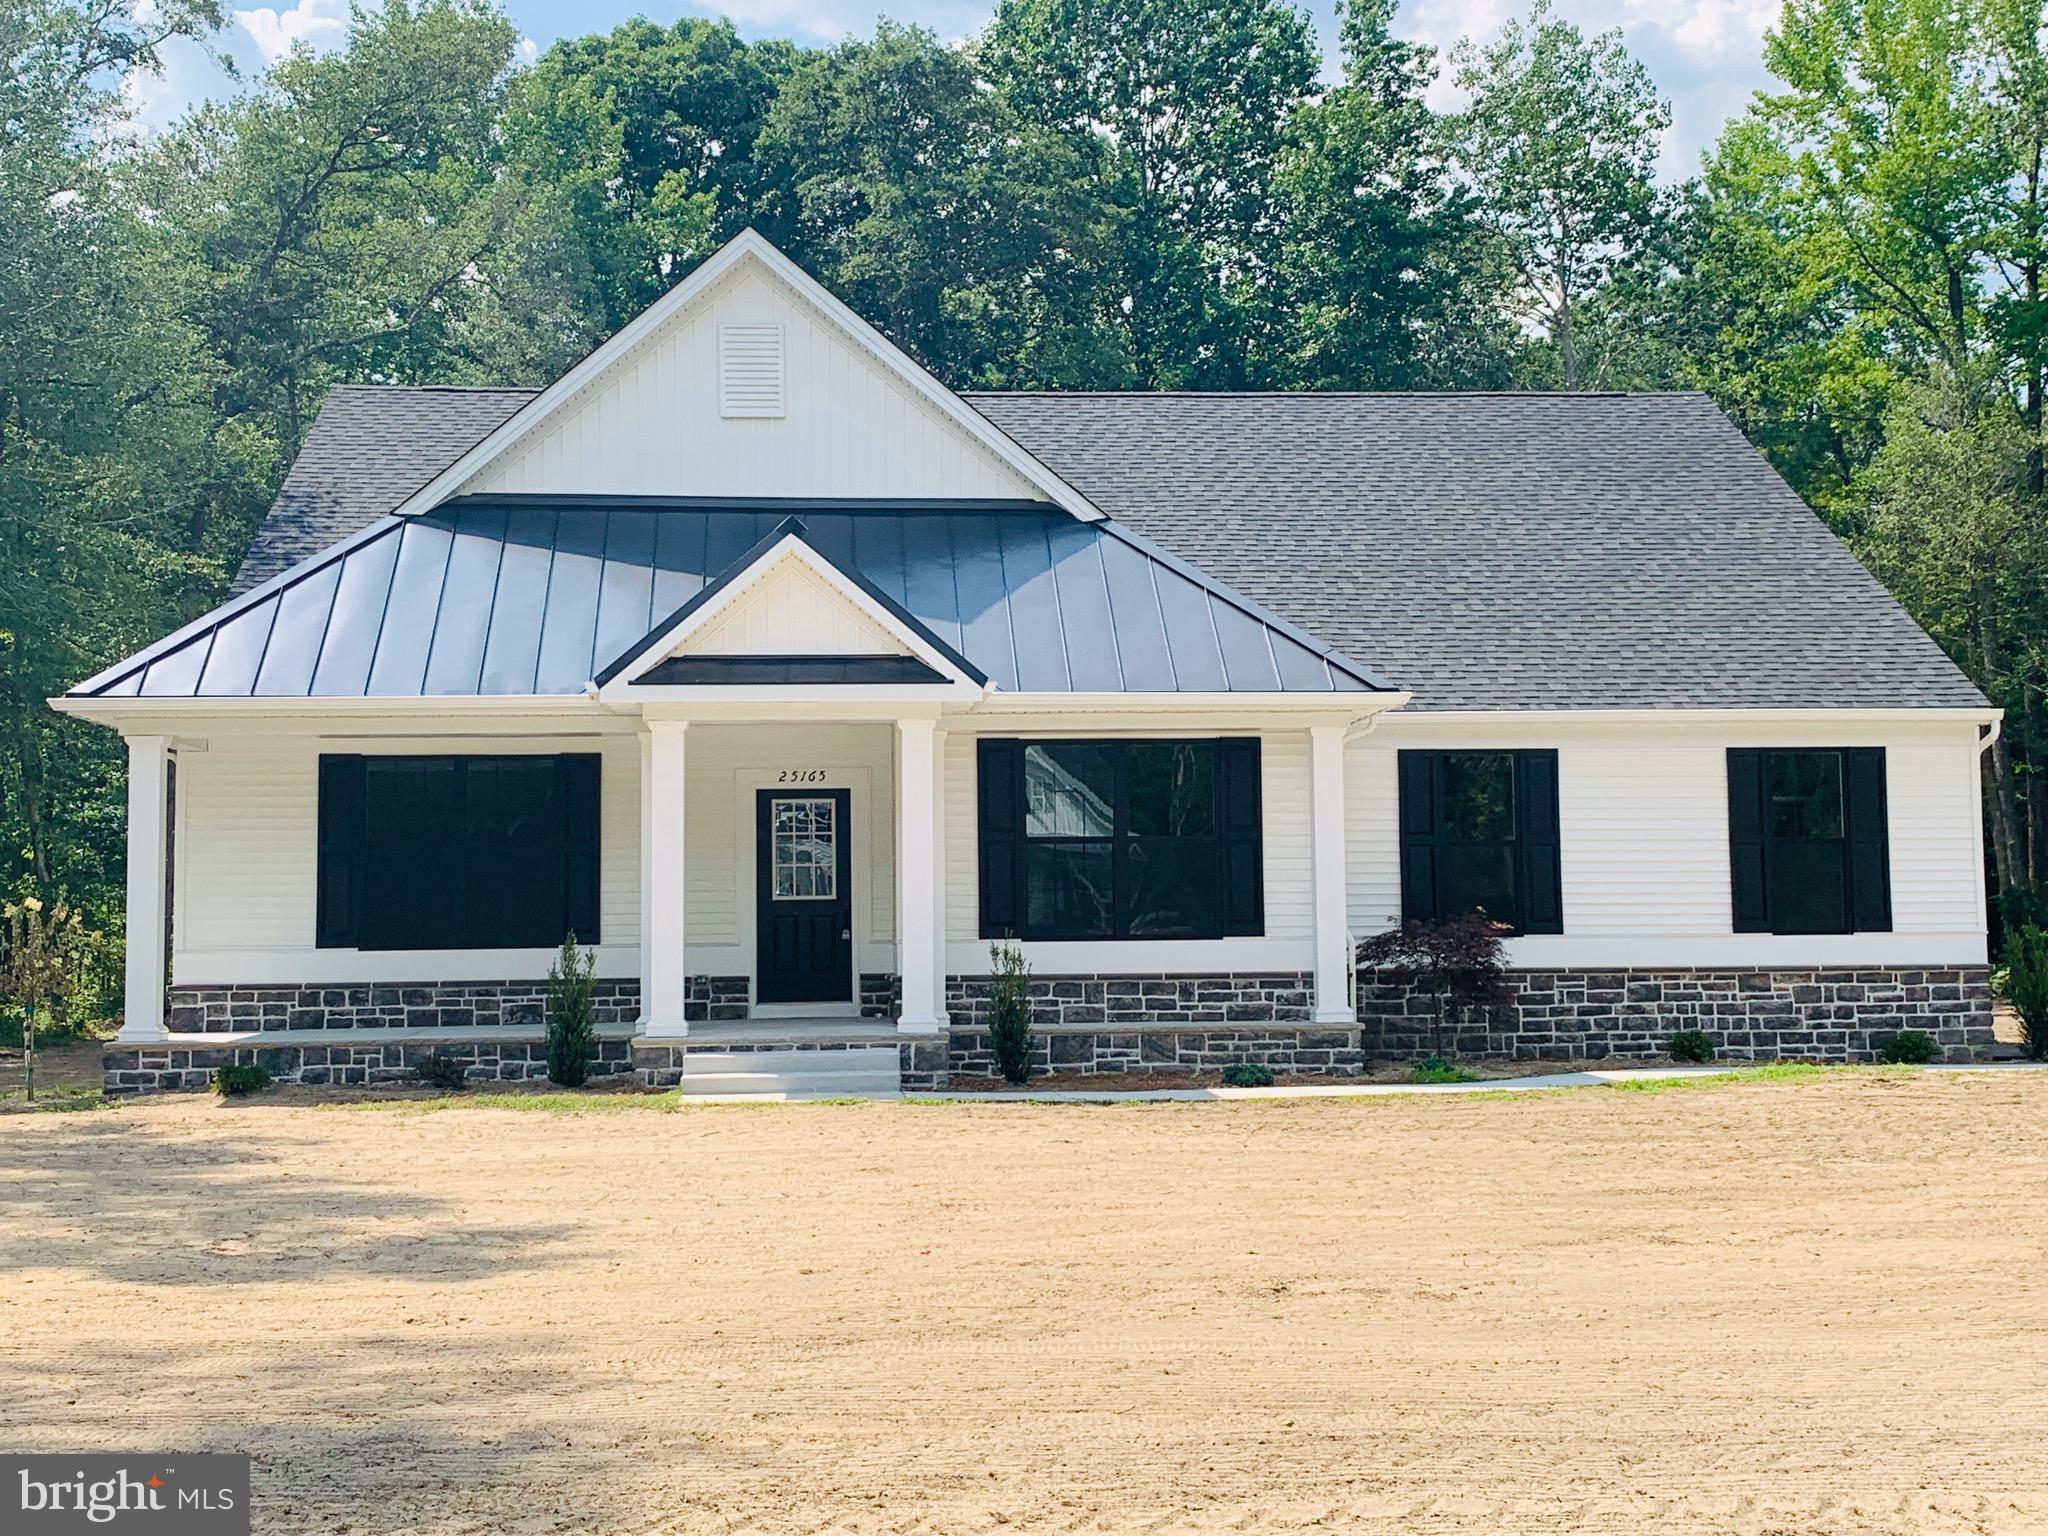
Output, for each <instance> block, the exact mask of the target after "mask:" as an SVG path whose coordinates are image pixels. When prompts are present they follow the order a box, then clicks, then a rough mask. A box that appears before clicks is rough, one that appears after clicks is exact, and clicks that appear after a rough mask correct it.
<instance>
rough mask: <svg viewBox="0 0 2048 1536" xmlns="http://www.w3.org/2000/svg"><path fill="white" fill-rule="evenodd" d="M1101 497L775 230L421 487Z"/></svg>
mask: <svg viewBox="0 0 2048 1536" xmlns="http://www.w3.org/2000/svg"><path fill="white" fill-rule="evenodd" d="M456 495H556V496H562V495H569V496H581V495H604V496H661V497H679V496H689V497H748V498H763V497H771V498H774V497H779V498H799V499H800V498H815V497H835V498H849V497H850V498H871V499H903V498H925V499H956V500H957V499H984V500H985V499H1002V500H1011V501H1015V500H1020V499H1023V500H1035V501H1045V502H1051V503H1053V504H1056V505H1059V506H1062V507H1065V508H1066V509H1067V510H1068V511H1069V512H1071V513H1073V514H1074V515H1075V516H1077V517H1081V518H1083V519H1093V518H1095V517H1099V516H1100V515H1101V514H1100V513H1098V512H1097V511H1096V510H1095V509H1094V508H1093V506H1092V505H1090V504H1089V503H1088V501H1087V500H1086V498H1084V497H1082V496H1081V495H1080V493H1078V492H1076V491H1075V490H1073V488H1072V487H1071V486H1068V485H1067V484H1066V483H1065V482H1064V481H1062V480H1061V479H1060V478H1059V477H1058V476H1057V475H1055V474H1054V473H1053V472H1052V471H1051V470H1049V469H1047V468H1046V467H1045V466H1044V465H1043V464H1041V463H1039V462H1038V461H1037V460H1035V459H1033V458H1032V457H1031V456H1030V455H1029V454H1027V453H1025V452H1024V450H1023V449H1021V448H1019V447H1018V446H1017V445H1016V443H1014V442H1012V441H1011V440H1010V439H1009V438H1008V437H1006V436H1005V435H1004V434H1003V433H1002V432H1001V431H1000V430H999V429H997V428H996V427H994V426H993V425H992V424H990V423H989V422H988V421H987V420H986V419H985V418H984V417H982V416H981V415H980V414H979V413H977V412H976V411H974V410H973V409H972V408H971V407H969V406H967V405H966V404H964V403H963V402H961V401H960V400H959V399H958V398H957V397H956V396H955V395H953V394H952V392H951V391H949V390H947V389H946V388H945V387H944V386H943V385H941V384H939V383H938V381H937V380H936V379H933V378H932V377H931V376H930V375H929V374H928V373H926V372H925V371H924V370H923V369H922V368H920V367H919V366H918V365H917V364H916V363H915V362H913V361H912V360H911V359H910V358H909V357H907V356H906V355H905V354H904V353H903V352H902V351H901V350H900V349H898V348H897V347H896V346H894V345H893V344H892V343H890V342H889V341H888V340H887V339H885V338H884V337H883V336H882V335H881V334H880V333H879V332H877V331H875V329H874V328H873V327H872V326H870V325H868V324H867V323H866V322H865V321H863V320H861V319H860V318H859V317H858V316H856V315H854V314H853V313H852V311H850V310H848V309H847V308H846V307H845V306H844V305H843V304H841V303H840V302H839V301H838V300H837V299H835V298H833V297H832V295H831V294H829V293H827V292H826V291H825V290H824V289H823V288H822V287H821V286H819V284H818V283H817V282H816V281H815V280H813V279H812V278H810V277H809V276H808V275H807V274H805V273H804V272H803V271H801V269H799V268H797V267H796V266H795V265H794V264H793V263H792V262H790V261H789V259H788V258H787V257H785V256H783V255H782V254H781V253H780V252H779V251H777V250H775V248H774V247H773V246H772V245H770V244H769V243H768V242H767V241H766V240H763V239H762V238H761V237H760V236H758V235H755V234H753V233H751V232H749V233H747V234H743V235H741V236H739V237H738V238H737V239H735V240H733V241H732V242H731V243H730V244H728V245H727V246H725V247H724V248H723V249H721V250H720V251H719V252H718V253H717V254H716V255H714V256H712V257H711V258H710V259H709V260H708V261H706V262H705V263H704V264H703V265H702V266H701V267H700V268H699V269H698V270H697V271H696V272H694V273H692V274H691V276H690V277H689V278H687V279H685V280H684V281H683V282H682V283H680V284H678V285H677V286H676V287H675V288H674V289H672V290H670V292H669V293H668V294H666V295H664V296H663V297H662V298H661V299H659V300H657V301H656V302H655V303H654V304H653V305H652V306H651V307H650V308H649V309H648V310H647V311H646V312H645V313H644V314H642V315H641V316H640V317H639V318H638V319H636V320H634V321H633V323H632V324H630V325H628V326H627V327H625V328H624V329H623V330H621V331H620V332H619V333H618V334H617V335H616V336H614V337H612V339H611V340H609V341H607V342H606V343H605V344H604V345H603V346H601V347H599V348H598V349H597V351H595V352H594V353H592V354H591V355H590V357H588V358H586V359H585V360H584V361H583V362H582V363H580V364H578V365H577V367H575V368H573V369H571V370H570V372H569V373H567V374H565V375H564V376H563V377H562V379H560V380H558V381H557V382H556V383H555V384H554V385H552V386H550V387H549V388H548V389H547V390H545V391H543V392H542V394H541V395H540V396H538V397H537V398H536V399H535V400H534V401H533V402H532V403H531V404H529V405H528V406H527V407H526V408H524V409H523V410H521V411H520V412H518V414H517V415H515V416H514V417H513V418H512V419H511V420H509V421H507V422H505V423H504V424H503V425H502V426H501V427H500V428H499V429H498V430H497V431H494V432H493V433H491V434H490V435H489V436H488V437H487V438H485V439H484V441H483V442H481V443H479V444H478V445H477V446H476V447H475V448H473V449H472V450H471V451H470V452H469V453H466V454H465V455H463V457H462V458H461V459H459V460H457V462H456V463H455V464H454V465H452V466H451V467H450V468H449V469H448V470H447V471H444V472H443V474H442V475H440V476H439V477H437V478H436V480H435V481H433V482H432V483H431V484H429V485H428V486H427V487H426V488H424V489H423V490H422V491H421V492H420V493H419V494H418V495H416V496H415V497H414V498H413V499H412V500H411V501H410V502H408V503H407V505H406V506H405V507H402V508H401V509H400V511H401V512H408V511H410V512H419V511H424V510H427V509H428V508H429V507H432V506H434V505H437V504H439V503H440V502H441V501H443V500H446V499H447V498H449V497H451V496H456Z"/></svg>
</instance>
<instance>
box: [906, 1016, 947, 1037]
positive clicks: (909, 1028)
mask: <svg viewBox="0 0 2048 1536" xmlns="http://www.w3.org/2000/svg"><path fill="white" fill-rule="evenodd" d="M945 1032H946V1023H945V1020H943V1019H898V1020H897V1021H896V1033H897V1034H899V1035H940V1034H944V1033H945Z"/></svg>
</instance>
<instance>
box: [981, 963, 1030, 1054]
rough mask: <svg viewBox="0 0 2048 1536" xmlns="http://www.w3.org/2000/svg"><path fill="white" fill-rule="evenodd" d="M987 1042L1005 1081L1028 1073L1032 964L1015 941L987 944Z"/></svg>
mask: <svg viewBox="0 0 2048 1536" xmlns="http://www.w3.org/2000/svg"><path fill="white" fill-rule="evenodd" d="M988 964H989V974H988V1044H989V1049H990V1050H991V1051H992V1052H994V1053H995V1058H996V1069H997V1070H998V1071H999V1072H1001V1073H1002V1074H1003V1077H1004V1079H1005V1080H1006V1081H1008V1082H1012V1083H1021V1082H1024V1081H1025V1080H1026V1079H1028V1078H1029V1077H1030V1076H1031V965H1030V963H1029V962H1028V961H1027V960H1025V958H1024V951H1023V950H1021V949H1019V948H1017V946H1016V945H1014V944H991V945H989V947H988Z"/></svg>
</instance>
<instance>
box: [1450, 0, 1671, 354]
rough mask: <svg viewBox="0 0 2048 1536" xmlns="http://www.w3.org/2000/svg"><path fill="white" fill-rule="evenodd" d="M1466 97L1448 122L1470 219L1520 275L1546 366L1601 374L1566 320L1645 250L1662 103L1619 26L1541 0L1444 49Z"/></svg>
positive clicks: (1518, 298) (1518, 290) (1649, 256)
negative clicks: (1545, 349)
mask: <svg viewBox="0 0 2048 1536" xmlns="http://www.w3.org/2000/svg"><path fill="white" fill-rule="evenodd" d="M1453 58H1454V60H1455V62H1456V64H1457V80H1458V84H1459V85H1461V86H1462V87H1464V88H1465V89H1466V90H1467V91H1470V92H1471V93H1472V102H1471V106H1470V107H1469V108H1468V109H1467V110H1466V111H1465V112H1464V113H1462V114H1461V115H1460V116H1458V117H1457V118H1456V119H1455V120H1454V121H1453V122H1452V123H1451V125H1450V128H1451V140H1450V142H1451V144H1452V147H1453V152H1454V154H1455V155H1456V157H1457V160H1458V163H1459V165H1460V166H1461V167H1462V168H1463V170H1464V172H1465V174H1466V175H1467V176H1468V177H1470V179H1471V181H1472V184H1473V187H1474V189H1475V190H1476V192H1477V194H1478V208H1479V216H1480V217H1481V218H1482V219H1484V220H1485V221H1486V223H1487V224H1488V225H1489V226H1490V227H1491V228H1492V229H1493V231H1494V232H1495V234H1496V235H1497V236H1498V237H1499V240H1500V243H1501V248H1502V250H1503V252H1504V253H1505V255H1506V258H1507V260H1508V261H1509V263H1510V264H1511V265H1512V267H1513V269H1514V273H1515V277H1516V279H1517V281H1516V283H1515V285H1514V287H1513V289H1512V290H1511V294H1512V296H1513V299H1514V301H1515V309H1516V311H1517V313H1518V314H1519V316H1520V318H1522V319H1523V320H1524V321H1526V322H1527V323H1528V324H1530V325H1533V326H1536V327H1538V328H1539V329H1540V330H1541V331H1542V332H1543V333H1544V335H1545V336H1547V337H1548V338H1549V341H1550V343H1551V345H1552V346H1553V347H1555V349H1556V353H1557V366H1556V377H1557V379H1558V380H1559V382H1561V383H1562V384H1563V385H1564V387H1565V388H1566V389H1578V388H1580V387H1581V386H1582V385H1584V384H1586V383H1587V382H1589V381H1597V380H1598V379H1599V377H1600V369H1599V358H1598V356H1597V354H1593V355H1589V353H1588V349H1587V348H1586V346H1585V344H1584V338H1582V337H1581V336H1580V334H1579V332H1578V329H1577V327H1576V324H1575V317H1576V315H1577V313H1578V311H1579V310H1580V309H1581V308H1582V307H1583V306H1584V305H1585V304H1586V303H1587V302H1588V301H1589V300H1591V299H1592V298H1593V297H1594V296H1595V295H1597V294H1598V293H1600V291H1601V290H1602V288H1603V287H1604V286H1605V285H1606V284H1607V283H1608V282H1609V281H1610V280H1612V279H1613V278H1615V277H1616V276H1617V275H1618V274H1622V273H1625V272H1627V271H1628V269H1629V268H1630V267H1631V266H1632V265H1635V264H1640V263H1643V262H1646V261H1651V260H1654V257H1655V253H1656V245H1657V242H1656V236H1657V233H1658V227H1659V211H1660V198H1659V196H1658V192H1657V184H1656V166H1657V151H1658V141H1659V138H1660V136H1661V135H1662V134H1663V132H1664V130H1665V129H1666V128H1668V127H1669V126H1670V125H1671V111H1670V108H1669V107H1667V106H1666V105H1665V103H1664V102H1663V100H1662V99H1661V98H1660V97H1659V96H1658V95H1657V90H1656V87H1655V85H1653V84H1652V83H1651V80H1650V75H1649V71H1648V70H1646V69H1644V68H1643V66H1642V65H1641V64H1640V63H1639V62H1637V61H1636V59H1634V58H1633V57H1632V56H1631V55H1630V54H1629V52H1628V50H1627V48H1626V47H1624V46H1623V44H1622V40H1621V34H1620V33H1619V32H1605V33H1602V34H1601V35H1600V36H1598V37H1594V38H1588V37H1586V36H1585V35H1584V34H1583V33H1581V32H1580V31H1579V29H1578V28H1577V27H1575V26H1573V25H1572V24H1571V23H1570V22H1567V21H1561V20H1558V19H1557V18H1555V17H1553V16H1552V15H1551V14H1550V9H1549V3H1548V0H1537V3H1536V5H1535V8H1534V9H1533V10H1532V11H1531V12H1530V14H1529V19H1528V21H1527V22H1526V23H1525V22H1518V21H1511V22H1509V23H1508V24H1507V26H1505V27H1504V28H1503V29H1502V30H1501V34H1500V37H1499V39H1498V40H1497V41H1495V42H1493V43H1490V44H1487V45H1485V46H1483V47H1481V46H1477V45H1474V44H1471V43H1467V44H1465V45H1463V46H1461V47H1460V48H1459V49H1458V51H1457V52H1456V53H1455V54H1454V55H1453Z"/></svg>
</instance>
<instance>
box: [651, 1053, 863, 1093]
mask: <svg viewBox="0 0 2048 1536" xmlns="http://www.w3.org/2000/svg"><path fill="white" fill-rule="evenodd" d="M902 1087H903V1079H902V1074H901V1072H900V1070H899V1064H898V1058H897V1054H896V1047H895V1046H893V1045H871V1046H854V1047H851V1048H849V1049H847V1050H843V1051H798V1050H767V1051H693V1052H691V1053H690V1054H689V1055H688V1056H686V1057H685V1058H684V1061H683V1080H682V1083H681V1085H680V1091H681V1092H683V1093H685V1094H688V1095H690V1096H691V1097H699V1096H704V1095H713V1094H715V1095H721V1096H724V1095H745V1096H752V1095H779V1096H786V1095H792V1094H842V1093H843V1094H866V1095H889V1094H896V1093H900V1092H901V1091H902Z"/></svg>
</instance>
